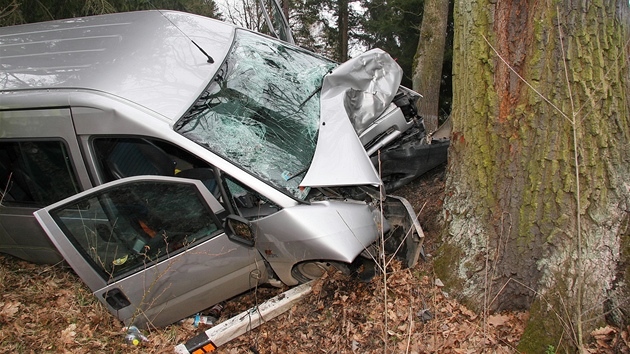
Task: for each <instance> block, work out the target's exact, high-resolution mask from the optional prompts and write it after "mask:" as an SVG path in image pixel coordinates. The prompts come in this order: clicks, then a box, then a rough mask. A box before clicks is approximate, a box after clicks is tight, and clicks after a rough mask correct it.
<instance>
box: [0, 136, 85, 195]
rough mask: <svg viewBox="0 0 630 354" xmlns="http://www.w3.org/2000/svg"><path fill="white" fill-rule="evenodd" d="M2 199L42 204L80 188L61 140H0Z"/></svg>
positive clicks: (0, 189) (0, 187) (76, 191)
mask: <svg viewBox="0 0 630 354" xmlns="http://www.w3.org/2000/svg"><path fill="white" fill-rule="evenodd" d="M0 191H1V195H0V197H1V198H2V202H3V203H16V204H30V205H33V206H45V205H48V204H52V203H54V202H57V201H59V200H61V199H63V198H66V197H69V196H71V195H74V194H76V193H78V192H79V187H78V184H77V179H76V176H75V174H74V170H73V168H72V163H71V160H70V156H69V154H68V149H67V148H66V145H65V143H64V142H62V141H59V140H49V141H0Z"/></svg>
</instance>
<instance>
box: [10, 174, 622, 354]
mask: <svg viewBox="0 0 630 354" xmlns="http://www.w3.org/2000/svg"><path fill="white" fill-rule="evenodd" d="M442 174H443V170H442V171H440V170H437V171H434V172H432V173H429V174H428V175H426V176H425V177H423V178H422V179H419V180H418V181H416V182H414V184H413V185H411V186H409V187H406V188H405V189H403V190H402V191H399V194H400V195H403V196H405V197H407V198H408V199H409V200H410V201H411V202H412V204H413V205H414V206H415V207H416V208H418V207H419V205H424V204H425V203H426V205H425V208H424V209H423V215H421V218H420V221H421V223H422V224H423V226H424V228H425V232H426V235H427V248H428V252H429V253H431V252H432V250H433V249H435V248H436V247H437V243H436V242H435V240H436V239H437V232H439V227H440V225H439V214H440V213H441V200H442V199H441V198H442V193H443V192H442V191H443V180H442V177H441V176H442ZM390 271H391V273H390V274H388V299H389V301H388V305H387V309H386V311H387V316H388V317H387V323H388V328H387V329H385V330H384V328H383V326H384V320H383V319H384V316H383V312H384V311H385V306H384V304H383V300H382V299H383V297H382V291H383V290H382V286H383V284H382V282H381V281H380V280H379V279H378V278H375V279H373V280H372V281H371V282H369V283H358V282H356V281H355V280H353V279H349V278H348V277H346V276H344V275H342V274H340V273H330V274H327V275H325V276H324V278H323V279H322V280H320V281H319V282H317V283H316V284H315V286H314V290H313V293H312V294H310V295H309V296H308V297H306V298H305V299H304V300H303V301H302V302H301V303H300V304H299V305H297V306H294V307H293V308H292V309H291V310H290V311H288V312H287V313H285V314H283V315H281V316H279V317H277V318H276V319H274V320H271V321H269V322H268V323H265V324H263V325H262V326H260V327H258V328H257V329H254V330H252V331H251V332H249V333H248V334H245V335H243V336H241V337H239V338H237V339H236V340H234V341H232V342H230V343H228V344H227V345H225V346H224V347H222V348H219V350H218V352H219V353H248V352H254V353H255V352H258V353H283V352H284V353H305V354H306V353H383V352H384V350H383V348H384V347H385V345H384V343H385V341H387V348H388V350H387V352H388V353H486V352H487V353H515V352H516V350H515V347H516V345H517V344H518V340H519V338H520V336H521V334H522V332H523V329H524V326H525V323H526V321H527V313H502V314H495V315H491V316H489V317H488V318H487V320H486V322H485V323H484V320H483V316H479V315H477V314H475V313H473V312H472V311H470V310H468V309H467V308H466V307H464V306H462V305H461V304H459V303H458V302H457V301H455V300H454V299H453V296H449V294H448V289H443V288H440V287H438V286H436V285H435V284H436V282H435V278H434V276H433V270H432V263H431V262H430V261H429V262H420V263H419V264H418V266H417V267H416V268H415V269H412V270H410V269H401V268H400V265H399V264H394V265H393V266H392V267H391V268H390ZM280 291H281V290H279V289H273V288H260V289H258V291H257V292H250V293H248V294H245V295H242V296H240V297H239V298H237V299H233V300H232V301H229V302H228V303H227V304H226V307H225V309H224V311H223V315H222V318H221V320H225V319H226V318H229V317H231V316H232V315H235V314H237V313H240V312H241V311H244V310H245V309H247V308H249V307H251V306H254V305H255V304H257V303H261V302H262V301H264V300H265V299H267V298H270V297H272V296H274V295H277V294H278V293H279V292H280ZM423 310H427V311H428V312H429V313H430V314H431V315H432V318H431V319H430V320H428V321H426V322H423V314H424V315H425V320H426V311H423ZM484 326H485V330H484ZM203 330H205V328H194V327H193V326H192V325H190V324H189V323H184V324H174V325H171V326H168V327H165V328H161V329H158V330H152V331H150V332H149V331H145V333H146V334H147V336H148V337H149V339H150V342H149V343H143V344H142V345H141V346H140V347H133V346H129V345H127V344H126V343H125V342H124V340H123V338H124V335H123V333H122V324H121V323H120V322H118V321H117V320H115V319H114V317H113V316H111V315H110V314H109V313H108V312H107V310H106V309H105V308H104V307H103V306H102V305H101V304H100V303H99V302H98V301H97V299H96V298H95V297H94V296H93V295H92V294H91V293H90V291H89V289H88V288H87V287H86V286H85V285H83V283H82V282H81V281H80V279H78V277H77V276H76V275H75V274H74V273H73V272H72V270H70V269H68V268H65V267H63V266H61V265H55V266H41V265H34V264H31V263H28V262H24V261H21V260H18V259H15V258H12V257H9V256H0V352H2V353H123V352H124V353H172V352H173V347H174V346H175V345H177V344H179V343H183V342H185V341H186V340H187V339H189V338H191V337H193V336H194V335H195V334H197V333H201V332H202V331H203ZM383 333H387V335H386V338H384V337H383ZM593 338H594V341H593V342H592V344H591V345H590V347H589V352H591V353H613V352H620V353H623V352H628V346H627V340H628V332H627V330H626V331H621V330H619V329H615V328H610V327H606V328H603V329H600V330H598V331H596V333H594V334H593Z"/></svg>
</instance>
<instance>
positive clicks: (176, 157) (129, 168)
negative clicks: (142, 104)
mask: <svg viewBox="0 0 630 354" xmlns="http://www.w3.org/2000/svg"><path fill="white" fill-rule="evenodd" d="M92 146H93V147H94V151H95V153H96V157H97V163H98V165H99V171H100V174H101V177H102V178H103V180H104V181H105V182H109V181H113V180H116V179H120V178H124V177H131V176H141V175H154V176H169V177H181V178H189V179H197V180H200V181H202V182H203V183H204V185H205V186H206V187H207V188H208V190H209V191H210V192H211V193H212V194H213V195H214V196H215V197H216V198H217V199H218V200H219V201H221V202H222V198H221V193H220V191H219V188H218V184H217V182H216V178H215V173H214V170H213V168H212V166H210V165H209V164H208V163H207V162H205V161H203V160H202V159H200V158H198V157H196V156H194V155H192V154H191V153H189V152H187V151H185V150H183V149H181V148H179V147H177V146H175V145H173V144H170V143H167V142H164V141H160V140H157V139H151V138H144V137H97V138H94V139H93V142H92Z"/></svg>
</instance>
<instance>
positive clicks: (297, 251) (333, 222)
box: [252, 201, 380, 285]
mask: <svg viewBox="0 0 630 354" xmlns="http://www.w3.org/2000/svg"><path fill="white" fill-rule="evenodd" d="M252 226H253V227H254V228H255V229H256V234H257V239H256V248H257V249H258V250H259V251H260V253H261V254H262V255H263V256H264V257H265V258H266V259H267V261H268V262H269V264H270V266H271V268H272V269H273V270H274V272H275V273H276V274H277V275H278V277H279V278H280V280H281V281H282V282H284V283H285V284H287V285H295V284H297V281H296V280H295V279H294V278H293V276H292V275H291V268H292V267H293V265H294V264H296V263H299V262H303V261H308V260H326V261H338V262H344V263H351V262H352V261H353V260H354V259H355V258H356V257H357V256H358V255H359V254H361V252H362V251H363V250H364V249H365V248H366V247H368V246H369V245H371V244H372V243H373V242H374V241H375V240H376V238H377V236H378V235H379V233H380V230H379V228H378V227H377V224H376V223H375V221H374V214H373V213H372V211H371V208H370V207H369V206H368V205H367V204H365V203H363V202H339V201H321V202H314V203H312V204H310V205H296V206H294V207H290V208H285V209H283V210H281V211H279V212H277V213H275V214H273V215H271V216H269V217H266V218H263V219H259V220H256V221H253V222H252Z"/></svg>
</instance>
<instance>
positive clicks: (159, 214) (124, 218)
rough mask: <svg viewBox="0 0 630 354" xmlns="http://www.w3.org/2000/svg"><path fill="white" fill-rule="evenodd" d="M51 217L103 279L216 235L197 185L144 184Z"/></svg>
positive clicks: (105, 193)
mask: <svg viewBox="0 0 630 354" xmlns="http://www.w3.org/2000/svg"><path fill="white" fill-rule="evenodd" d="M51 216H52V217H53V218H54V219H55V221H56V222H57V223H58V225H59V226H60V227H61V228H62V230H63V231H64V232H65V234H66V235H67V236H68V239H69V240H70V242H71V243H72V244H73V246H74V247H75V248H76V249H77V250H78V251H79V252H80V253H82V254H83V256H84V258H85V259H86V260H87V261H88V262H89V263H90V264H91V265H92V267H93V268H94V269H95V270H96V271H97V272H98V273H99V274H100V275H101V277H103V279H104V280H106V281H113V280H116V279H118V278H120V277H124V276H125V275H126V274H129V273H130V272H133V271H134V270H136V269H138V268H142V267H147V266H149V265H150V264H153V263H156V262H159V261H160V260H162V259H165V258H169V257H171V256H173V255H175V254H177V253H179V252H182V251H184V250H186V249H188V248H190V247H191V246H193V245H195V244H197V243H199V242H201V241H203V240H206V239H208V238H211V237H213V236H215V235H218V234H219V233H220V226H219V225H220V224H219V222H218V219H217V218H216V216H215V215H214V214H213V213H212V211H211V210H209V209H208V207H207V204H206V203H204V201H203V198H202V196H201V195H200V194H199V192H198V190H197V189H196V187H195V186H194V185H191V184H185V183H166V182H160V181H145V182H137V183H132V184H129V185H125V186H120V187H118V188H115V189H106V190H104V191H101V192H99V193H97V194H94V195H91V196H89V197H86V198H83V199H79V200H78V201H76V202H74V203H72V204H70V205H67V206H65V207H63V208H61V209H56V210H53V211H52V212H51Z"/></svg>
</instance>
